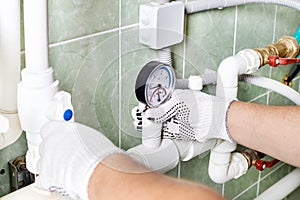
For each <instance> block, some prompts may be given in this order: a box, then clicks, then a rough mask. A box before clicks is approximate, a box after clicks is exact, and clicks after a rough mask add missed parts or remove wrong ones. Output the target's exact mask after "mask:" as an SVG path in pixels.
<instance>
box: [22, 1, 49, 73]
mask: <svg viewBox="0 0 300 200" xmlns="http://www.w3.org/2000/svg"><path fill="white" fill-rule="evenodd" d="M23 6H24V35H25V55H26V68H27V69H28V71H31V72H36V73H40V72H43V71H44V70H47V69H48V68H49V56H48V21H47V16H48V1H47V0H38V1H36V0H24V5H23Z"/></svg>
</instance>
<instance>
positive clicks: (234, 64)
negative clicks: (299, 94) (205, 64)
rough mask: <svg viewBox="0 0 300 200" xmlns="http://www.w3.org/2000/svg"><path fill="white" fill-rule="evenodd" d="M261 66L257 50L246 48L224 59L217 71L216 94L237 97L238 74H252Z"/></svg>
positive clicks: (227, 97) (229, 97)
mask: <svg viewBox="0 0 300 200" xmlns="http://www.w3.org/2000/svg"><path fill="white" fill-rule="evenodd" d="M259 67H260V58H259V55H258V54H257V53H256V51H254V50H252V49H245V50H242V51H240V52H238V53H237V54H236V55H234V56H231V57H228V58H226V59H225V60H223V61H222V62H221V64H220V66H219V68H218V71H217V90H216V95H217V96H219V97H223V98H226V99H236V97H237V86H238V75H240V74H250V73H253V72H255V71H256V70H257V69H258V68H259Z"/></svg>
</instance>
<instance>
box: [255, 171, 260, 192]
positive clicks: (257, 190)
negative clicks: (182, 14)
mask: <svg viewBox="0 0 300 200" xmlns="http://www.w3.org/2000/svg"><path fill="white" fill-rule="evenodd" d="M260 182H261V171H259V172H258V179H257V188H256V197H258V195H259V190H260Z"/></svg>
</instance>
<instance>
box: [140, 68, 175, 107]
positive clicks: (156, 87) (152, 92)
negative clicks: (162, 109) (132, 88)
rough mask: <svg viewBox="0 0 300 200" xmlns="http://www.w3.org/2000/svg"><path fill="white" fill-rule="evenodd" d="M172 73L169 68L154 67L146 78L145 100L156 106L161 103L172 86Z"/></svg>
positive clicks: (167, 95)
mask: <svg viewBox="0 0 300 200" xmlns="http://www.w3.org/2000/svg"><path fill="white" fill-rule="evenodd" d="M172 81H173V80H172V75H171V72H170V70H169V69H168V68H167V67H165V66H160V67H159V68H157V69H155V70H154V71H153V72H152V73H151V74H150V76H149V77H148V80H147V83H146V84H147V85H146V100H147V102H148V104H150V105H152V106H158V105H160V104H161V103H163V102H164V101H165V100H166V98H168V97H169V94H170V92H171V90H172V89H173V88H171V86H172Z"/></svg>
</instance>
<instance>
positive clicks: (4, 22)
mask: <svg viewBox="0 0 300 200" xmlns="http://www.w3.org/2000/svg"><path fill="white" fill-rule="evenodd" d="M20 43H21V42H20V0H9V1H0V115H2V116H1V120H0V129H1V131H0V149H2V148H4V147H6V146H8V145H9V144H11V143H13V142H15V141H16V140H17V139H18V138H19V136H20V135H21V133H22V130H21V128H20V124H19V118H18V114H17V85H18V83H19V81H20V70H21V65H20V59H21V58H20V53H21V47H20V45H21V44H20Z"/></svg>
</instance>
